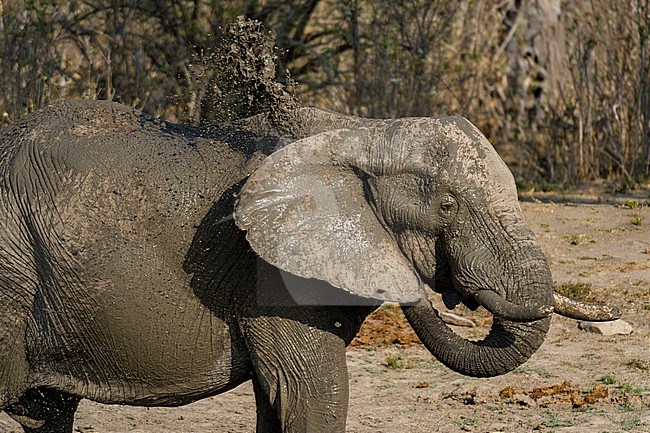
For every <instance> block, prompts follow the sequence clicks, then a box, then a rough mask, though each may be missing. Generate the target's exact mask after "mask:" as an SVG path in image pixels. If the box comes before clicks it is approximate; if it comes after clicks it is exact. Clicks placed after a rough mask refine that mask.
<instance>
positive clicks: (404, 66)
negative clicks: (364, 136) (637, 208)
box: [0, 0, 650, 191]
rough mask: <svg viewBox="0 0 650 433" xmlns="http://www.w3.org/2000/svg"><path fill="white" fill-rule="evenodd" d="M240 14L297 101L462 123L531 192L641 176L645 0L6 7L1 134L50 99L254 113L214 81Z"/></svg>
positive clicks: (93, 1)
mask: <svg viewBox="0 0 650 433" xmlns="http://www.w3.org/2000/svg"><path fill="white" fill-rule="evenodd" d="M239 16H241V17H245V18H250V19H254V20H257V21H258V22H259V23H261V25H263V28H264V29H266V30H265V32H269V33H265V32H263V33H262V34H261V35H260V38H261V39H262V40H263V42H264V43H270V44H274V45H275V46H276V47H277V56H276V59H275V68H276V74H277V77H278V80H279V81H280V82H285V81H286V77H287V71H288V72H289V73H290V75H291V77H292V78H293V80H295V81H296V82H297V83H298V86H297V88H296V90H295V91H296V93H297V94H298V96H299V97H300V99H301V100H302V102H303V103H305V104H312V105H317V106H320V107H324V108H332V109H335V110H338V111H341V112H345V113H350V114H357V115H363V116H372V117H398V116H410V115H426V116H430V115H440V114H448V113H460V114H462V115H464V116H466V117H468V118H469V119H471V120H472V121H473V122H474V123H475V124H477V126H479V128H480V129H481V130H482V131H484V132H485V134H486V135H487V136H488V137H489V138H490V140H491V141H492V142H493V143H494V144H495V146H496V147H497V149H498V150H499V151H500V152H501V154H502V155H503V156H504V158H505V159H506V160H507V162H508V163H509V164H510V166H511V168H512V169H513V171H514V172H515V174H516V177H517V178H518V179H519V180H520V183H521V185H522V186H523V187H526V188H530V187H533V186H534V187H536V188H537V189H540V188H541V189H558V188H561V187H566V186H567V185H575V184H579V183H583V182H587V181H592V180H594V179H606V181H607V185H608V186H609V188H610V189H612V190H614V191H626V190H628V189H630V188H632V187H634V186H636V185H638V184H639V183H643V182H646V181H647V179H648V176H649V175H650V42H649V38H650V5H649V2H648V0H621V1H615V2H612V1H609V0H581V1H557V0H504V1H490V0H459V1H456V0H454V1H450V0H406V1H401V2H394V1H388V0H377V1H374V0H373V1H370V0H266V1H252V0H236V1H227V0H226V1H216V0H191V1H190V0H164V1H163V0H146V1H135V0H74V1H68V0H66V1H63V0H0V115H2V121H1V122H2V124H7V123H11V122H15V121H16V120H17V119H18V118H20V117H21V116H23V115H25V114H26V113H28V112H31V111H33V110H35V109H37V108H38V107H40V106H43V105H46V104H49V103H52V102H54V101H56V100H57V99H60V98H100V99H112V100H116V101H120V102H123V103H125V104H128V105H132V106H135V107H136V108H138V109H141V110H144V111H146V112H148V113H151V114H154V115H157V116H162V117H165V118H167V119H171V120H177V121H182V122H189V123H210V122H215V121H220V120H226V119H229V118H233V117H238V116H244V115H247V114H253V113H254V112H256V111H262V110H264V108H265V107H264V106H256V100H255V98H252V97H250V98H248V101H247V103H246V104H243V105H242V100H246V98H240V97H239V96H241V95H240V94H238V92H237V89H241V88H242V87H244V88H245V87H246V86H247V85H248V86H253V87H254V83H253V84H251V83H246V82H245V80H242V77H240V76H238V75H237V74H238V71H237V70H236V69H231V70H230V71H226V72H227V74H226V75H224V73H223V72H224V71H221V74H220V75H218V76H219V77H221V79H220V80H219V81H215V80H214V77H215V74H214V73H213V72H214V71H213V69H214V68H217V69H218V68H223V67H224V65H223V64H221V65H218V64H216V65H215V63H217V62H215V57H214V55H213V53H214V52H216V51H218V50H222V51H223V46H224V41H227V40H228V38H224V34H225V33H227V31H225V30H224V28H225V25H226V23H228V22H231V21H233V20H235V19H236V17H239ZM230 47H231V48H232V49H233V50H235V51H236V49H237V48H236V44H233V43H232V41H230ZM218 58H220V59H222V57H218ZM228 74H230V75H228ZM227 76H230V77H231V78H232V79H224V77H227ZM248 90H250V89H248ZM253 93H254V92H253Z"/></svg>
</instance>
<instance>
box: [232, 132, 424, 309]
mask: <svg viewBox="0 0 650 433" xmlns="http://www.w3.org/2000/svg"><path fill="white" fill-rule="evenodd" d="M367 136H368V134H367V133H366V130H364V129H363V128H359V129H340V130H335V131H328V132H324V133H321V134H318V135H314V136H311V137H308V138H305V139H302V140H299V141H296V142H294V143H292V144H290V145H288V146H286V147H284V148H283V149H281V150H279V151H277V152H275V153H273V154H271V155H270V156H269V157H268V158H266V159H265V160H264V161H263V162H262V164H261V166H260V167H259V168H258V169H257V170H256V171H255V172H254V173H253V174H252V175H251V176H250V178H249V179H248V181H247V182H246V183H245V185H244V186H243V188H242V190H241V193H240V197H239V201H238V203H237V205H236V207H235V221H236V223H237V225H238V226H239V227H240V228H241V229H242V230H246V232H247V239H248V241H249V243H250V245H251V246H252V248H253V249H254V250H255V252H256V253H257V254H259V255H260V256H261V257H262V258H263V259H264V260H266V261H267V262H269V263H271V264H272V265H274V266H276V267H278V268H280V269H282V270H284V271H287V272H290V273H292V274H295V275H297V276H299V277H304V278H316V279H319V280H324V281H326V282H328V283H329V284H331V285H334V286H336V287H339V288H342V289H345V290H346V291H348V292H350V293H352V294H354V295H357V296H361V297H364V298H371V299H375V300H385V301H393V302H400V303H408V302H415V301H417V300H418V299H420V298H422V296H423V295H422V292H421V288H420V280H419V278H418V276H417V275H416V273H415V271H414V269H413V268H412V266H411V265H410V263H409V262H408V261H407V259H406V258H405V257H404V255H403V254H402V253H401V251H400V249H399V247H398V245H397V244H396V242H395V240H394V239H393V238H392V236H391V235H390V234H389V233H388V232H387V231H386V230H385V229H384V227H383V226H382V225H381V223H380V222H379V220H378V219H377V217H376V216H375V213H374V211H373V209H372V207H371V206H370V204H369V203H368V201H367V200H366V193H365V190H364V181H363V179H362V176H364V174H363V172H362V171H361V169H360V168H359V167H363V166H364V161H363V159H364V158H368V156H367V155H369V154H370V152H369V151H368V150H367V149H368V140H367Z"/></svg>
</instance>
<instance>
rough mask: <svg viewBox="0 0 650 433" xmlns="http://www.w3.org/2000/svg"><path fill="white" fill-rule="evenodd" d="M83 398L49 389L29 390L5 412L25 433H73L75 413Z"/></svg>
mask: <svg viewBox="0 0 650 433" xmlns="http://www.w3.org/2000/svg"><path fill="white" fill-rule="evenodd" d="M80 400H81V398H79V397H77V396H74V395H71V394H68V393H65V392H62V391H58V390H54V389H49V388H35V389H29V390H27V392H26V393H25V394H24V395H23V396H22V397H21V398H20V400H19V401H18V403H16V404H14V405H12V406H10V407H7V408H5V411H6V412H7V413H8V414H9V415H10V416H11V417H12V418H13V419H15V420H16V421H18V422H19V423H20V425H21V426H22V427H23V430H24V431H25V433H72V424H73V422H74V413H75V411H76V410H77V406H78V405H79V401H80Z"/></svg>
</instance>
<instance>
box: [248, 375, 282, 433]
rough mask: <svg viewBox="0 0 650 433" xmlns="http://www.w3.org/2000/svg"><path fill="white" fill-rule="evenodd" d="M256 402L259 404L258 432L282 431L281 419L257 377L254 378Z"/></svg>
mask: <svg viewBox="0 0 650 433" xmlns="http://www.w3.org/2000/svg"><path fill="white" fill-rule="evenodd" d="M253 391H255V404H256V406H257V429H256V430H255V431H256V432H257V433H269V432H281V431H282V426H281V425H280V419H279V418H278V415H277V413H276V411H275V409H274V408H273V406H271V400H270V399H269V395H268V393H267V392H266V391H265V390H264V388H263V387H262V385H261V384H260V382H259V380H257V377H254V378H253Z"/></svg>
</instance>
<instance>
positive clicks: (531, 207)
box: [0, 192, 650, 433]
mask: <svg viewBox="0 0 650 433" xmlns="http://www.w3.org/2000/svg"><path fill="white" fill-rule="evenodd" d="M548 200H549V198H548V197H546V198H545V201H546V202H545V203H540V202H538V201H536V200H534V199H533V200H532V201H528V202H523V203H522V208H523V211H524V214H525V215H526V218H527V221H528V223H529V225H530V226H531V227H532V229H533V230H534V231H535V232H536V233H537V235H538V238H539V240H540V242H541V244H542V246H543V248H544V250H545V251H546V253H547V255H548V257H549V260H550V262H551V266H552V270H553V275H554V278H555V280H556V283H558V284H562V283H586V284H589V285H590V286H584V287H586V288H587V289H589V290H590V294H589V295H588V296H589V298H590V299H591V300H595V301H600V302H603V301H604V302H608V303H611V304H614V305H617V306H619V307H620V308H621V310H622V311H623V314H624V316H623V318H624V320H625V321H627V322H629V323H630V324H632V326H633V327H634V332H633V333H632V334H631V335H625V336H623V335H619V336H602V335H597V334H593V333H587V332H585V331H581V330H579V329H578V327H577V323H576V322H575V321H573V320H568V319H565V318H561V317H557V316H556V317H554V319H553V324H552V328H551V331H550V333H549V335H548V337H547V339H546V342H545V343H544V344H543V345H542V347H541V349H540V350H539V351H538V352H537V353H536V354H535V355H534V356H533V357H532V358H531V359H530V360H529V361H528V362H527V363H526V364H524V365H523V366H522V367H520V368H518V369H517V370H515V371H514V372H512V373H509V374H506V375H504V376H500V377H496V378H491V379H473V378H468V377H464V376H461V375H459V374H456V373H453V372H451V371H449V370H448V369H447V368H445V367H444V366H442V365H441V364H440V363H439V362H437V361H436V360H435V359H433V358H432V357H431V355H429V353H428V352H427V351H426V349H424V348H423V347H422V346H421V345H420V344H417V343H413V344H408V343H409V342H411V341H412V340H414V338H413V336H412V335H411V334H408V333H407V332H408V327H405V326H404V323H403V321H402V318H401V316H400V314H401V313H399V312H398V311H396V310H394V309H390V308H384V309H383V310H382V311H381V312H380V314H379V315H378V316H375V317H374V320H370V321H368V322H367V325H364V329H363V330H362V333H363V335H362V338H360V342H361V343H360V344H358V345H356V346H354V347H351V348H349V349H348V365H349V374H350V384H351V398H350V413H349V416H348V428H347V430H348V432H354V433H370V432H373V433H375V432H385V433H388V432H404V433H406V432H408V433H412V432H450V433H453V432H530V431H544V432H589V433H600V432H602V433H604V432H608V433H609V432H627V431H629V432H650V207H649V206H650V195H649V194H648V193H647V192H646V193H642V194H641V196H640V197H638V198H636V199H635V200H636V203H641V204H644V206H643V207H642V208H636V206H635V204H634V202H630V203H628V206H621V204H623V203H625V199H617V200H616V201H617V203H618V204H616V205H615V204H584V203H583V204H571V203H566V202H565V203H548ZM565 200H566V198H565ZM571 201H575V202H578V201H579V202H585V201H590V198H589V197H587V199H584V198H580V199H575V200H573V199H571ZM461 313H463V314H465V315H467V316H468V317H470V318H472V316H470V315H469V314H468V313H467V312H463V311H461ZM473 319H474V320H475V321H476V322H478V323H482V322H484V316H483V315H482V314H481V313H480V311H479V312H478V314H475V316H473ZM404 329H406V331H405V330H404ZM458 331H459V332H461V333H464V334H465V335H470V336H471V335H478V334H480V332H481V327H480V326H479V327H477V328H459V329H458ZM390 333H393V334H390ZM388 334H390V335H391V336H390V337H388V338H383V337H382V335H383V336H385V335H388ZM382 339H383V340H386V339H387V340H389V342H390V341H393V340H395V341H402V342H405V343H407V344H404V345H400V344H389V345H387V346H385V345H382V344H380V343H381V340H382ZM373 341H374V342H375V344H373ZM254 426H255V409H254V402H253V392H252V388H251V386H250V384H244V385H242V386H240V387H239V388H237V389H235V390H233V391H231V392H229V393H227V394H224V395H220V396H217V397H213V398H208V399H205V400H202V401H199V402H196V403H194V404H191V405H187V406H184V407H179V408H151V409H147V408H133V407H124V406H108V405H100V404H95V403H93V402H90V401H86V400H84V401H82V403H81V406H80V408H79V411H78V412H77V418H76V425H75V431H76V432H84V433H95V432H97V433H111V432H116V433H117V432H139V433H154V432H155V433H167V432H168V433H171V432H180V433H189V432H196V433H213V432H214V433H216V432H230V433H235V432H252V431H254V430H255V427H254ZM0 432H2V433H5V432H6V433H18V432H19V430H18V428H17V424H15V423H14V422H13V421H11V420H10V419H9V418H8V417H7V416H6V415H4V414H2V415H0Z"/></svg>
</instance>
